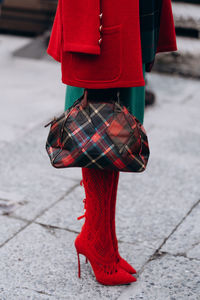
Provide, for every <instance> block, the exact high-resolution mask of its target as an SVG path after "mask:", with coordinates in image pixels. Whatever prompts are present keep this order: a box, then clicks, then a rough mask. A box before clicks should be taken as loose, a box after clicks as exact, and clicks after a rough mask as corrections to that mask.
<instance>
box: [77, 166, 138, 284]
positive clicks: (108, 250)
mask: <svg viewBox="0 0 200 300" xmlns="http://www.w3.org/2000/svg"><path fill="white" fill-rule="evenodd" d="M82 176H83V185H84V189H85V195H86V199H85V200H86V201H85V204H86V206H85V208H86V211H85V214H84V215H83V216H84V217H85V223H84V224H83V226H82V229H81V233H80V234H79V235H78V236H77V237H76V239H75V241H74V244H75V247H76V251H77V256H78V267H79V269H78V270H79V273H78V275H79V277H80V258H79V254H82V255H84V256H85V257H86V258H87V259H88V260H89V262H90V264H91V266H92V269H93V271H94V275H95V277H96V280H97V281H98V282H99V283H101V284H104V285H119V284H129V283H131V282H133V281H136V280H137V279H136V278H135V277H133V276H132V275H131V274H130V273H128V272H126V271H125V270H124V269H122V268H120V266H119V264H117V262H116V253H115V251H114V248H113V241H112V237H111V231H110V198H111V188H112V185H111V182H112V176H113V171H111V170H98V169H90V168H82ZM83 216H82V217H83ZM80 218H81V217H80ZM80 218H79V219H80Z"/></svg>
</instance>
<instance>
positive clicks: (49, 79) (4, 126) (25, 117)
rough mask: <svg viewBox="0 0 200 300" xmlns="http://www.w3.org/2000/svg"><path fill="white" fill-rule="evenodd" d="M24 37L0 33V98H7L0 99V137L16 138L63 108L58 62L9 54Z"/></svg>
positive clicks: (24, 41)
mask: <svg viewBox="0 0 200 300" xmlns="http://www.w3.org/2000/svg"><path fill="white" fill-rule="evenodd" d="M26 40H27V43H28V41H29V40H30V39H25V38H19V37H18V38H16V37H9V38H8V37H7V36H5V35H0V42H1V49H0V54H1V60H0V63H1V72H2V74H3V76H2V78H1V81H0V89H1V99H6V101H2V103H1V111H0V125H1V126H0V128H1V129H0V133H1V134H0V141H7V142H10V141H11V140H15V139H16V138H18V137H20V136H22V135H23V134H26V133H27V132H28V131H29V130H30V129H32V128H34V126H36V125H37V124H39V123H42V122H45V120H46V119H48V118H51V117H53V116H54V114H57V113H60V112H62V111H63V110H64V100H65V89H66V85H63V84H62V83H61V81H60V65H59V64H58V63H57V64H56V63H55V64H53V63H49V62H46V61H43V60H40V61H36V60H34V59H32V60H31V59H26V58H25V59H24V58H16V57H13V56H12V51H14V50H16V49H18V48H20V46H22V45H24V44H25V43H26ZM5 62H6V63H5ZM16 100H17V101H16Z"/></svg>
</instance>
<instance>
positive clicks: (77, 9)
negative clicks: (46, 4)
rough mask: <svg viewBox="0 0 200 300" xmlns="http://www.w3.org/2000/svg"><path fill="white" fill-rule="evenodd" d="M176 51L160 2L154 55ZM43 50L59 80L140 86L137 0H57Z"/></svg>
mask: <svg viewBox="0 0 200 300" xmlns="http://www.w3.org/2000/svg"><path fill="white" fill-rule="evenodd" d="M176 50H177V45H176V34H175V27H174V20H173V14H172V6H171V0H163V5H162V12H161V23H160V32H159V39H158V46H157V51H156V53H158V52H167V51H176ZM47 53H48V54H49V55H50V56H52V57H53V58H54V59H55V60H57V61H59V62H60V63H61V71H62V82H63V83H65V84H68V85H71V86H77V87H84V88H114V87H134V86H144V85H145V81H144V78H143V72H142V51H141V40H140V15H139V0H117V1H116V0H109V1H107V0H105V1H104V0H92V1H91V0H73V1H72V0H58V6H57V11H56V15H55V19H54V23H53V27H52V31H51V36H50V41H49V45H48V48H47Z"/></svg>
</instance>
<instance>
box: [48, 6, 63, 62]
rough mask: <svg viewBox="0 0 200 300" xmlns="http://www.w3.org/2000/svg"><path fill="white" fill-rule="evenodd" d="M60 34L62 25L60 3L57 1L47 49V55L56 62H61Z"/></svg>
mask: <svg viewBox="0 0 200 300" xmlns="http://www.w3.org/2000/svg"><path fill="white" fill-rule="evenodd" d="M61 34H62V24H61V18H60V1H59V2H58V5H57V9H56V14H55V17H54V22H53V26H52V29H51V35H50V39H49V44H48V47H47V53H48V54H49V55H50V56H52V57H53V58H54V59H55V60H57V61H58V62H61V50H62V44H61V38H62V36H61Z"/></svg>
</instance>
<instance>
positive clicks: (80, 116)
mask: <svg viewBox="0 0 200 300" xmlns="http://www.w3.org/2000/svg"><path fill="white" fill-rule="evenodd" d="M82 99H83V96H82V97H81V98H79V99H78V100H76V102H75V103H74V104H73V105H72V106H71V107H70V108H69V109H68V110H66V111H65V112H64V113H63V114H62V115H61V116H60V117H59V118H57V119H56V118H54V120H53V121H52V122H51V123H52V124H51V128H50V132H49V135H48V138H47V141H46V150H47V153H48V155H49V157H50V161H51V164H52V165H53V167H55V168H67V167H87V168H96V169H115V170H118V171H122V172H142V171H144V170H145V168H146V165H147V162H148V158H149V154H150V152H149V145H148V139H147V135H146V132H145V129H144V127H143V125H142V124H141V123H140V122H139V120H137V119H136V118H135V117H134V116H133V115H132V114H130V113H129V111H128V110H127V108H126V107H125V106H121V105H120V104H119V103H117V102H110V103H109V102H91V101H88V102H87V105H86V106H85V107H83V106H82V105H81V103H82V101H81V100H82ZM49 124H50V123H48V124H47V125H49ZM47 125H45V127H46V126H47Z"/></svg>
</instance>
